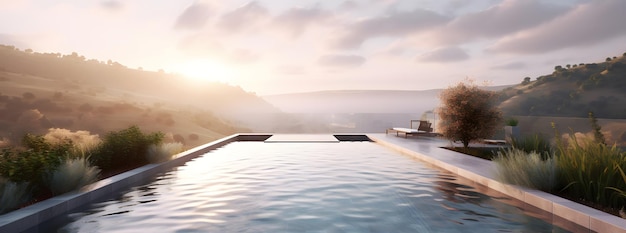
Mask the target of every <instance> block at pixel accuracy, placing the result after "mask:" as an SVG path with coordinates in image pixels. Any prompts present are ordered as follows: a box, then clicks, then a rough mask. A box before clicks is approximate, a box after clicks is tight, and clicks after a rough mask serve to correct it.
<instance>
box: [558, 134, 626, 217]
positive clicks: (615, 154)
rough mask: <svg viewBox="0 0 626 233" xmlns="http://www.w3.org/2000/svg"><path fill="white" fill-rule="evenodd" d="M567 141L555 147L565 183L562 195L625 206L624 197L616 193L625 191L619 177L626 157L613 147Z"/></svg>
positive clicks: (625, 185)
mask: <svg viewBox="0 0 626 233" xmlns="http://www.w3.org/2000/svg"><path fill="white" fill-rule="evenodd" d="M570 142H571V143H570V145H564V144H563V143H559V144H558V147H557V155H558V167H559V171H560V175H561V178H560V179H562V180H563V182H565V184H566V186H565V188H564V189H563V192H564V194H565V195H567V196H570V197H574V198H580V199H583V200H586V201H590V202H594V203H597V204H601V205H603V206H607V207H613V208H621V207H623V206H624V205H626V198H625V197H624V195H621V193H620V192H619V190H621V191H626V178H624V177H623V176H622V171H624V170H626V154H625V153H623V152H621V151H620V149H618V148H617V147H615V146H612V147H611V146H607V145H605V144H603V143H599V142H596V141H593V140H589V139H587V140H586V141H584V142H578V140H577V139H576V138H575V137H573V136H572V139H571V140H570ZM622 193H623V192H622Z"/></svg>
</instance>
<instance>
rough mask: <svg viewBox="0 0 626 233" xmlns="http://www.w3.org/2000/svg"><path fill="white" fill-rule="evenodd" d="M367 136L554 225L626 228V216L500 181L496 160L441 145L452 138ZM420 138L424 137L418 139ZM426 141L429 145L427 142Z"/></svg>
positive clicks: (603, 229)
mask: <svg viewBox="0 0 626 233" xmlns="http://www.w3.org/2000/svg"><path fill="white" fill-rule="evenodd" d="M367 136H368V137H369V138H370V139H372V141H374V142H376V143H379V144H381V145H383V146H386V147H388V148H391V149H394V150H397V151H399V152H401V153H403V154H406V155H409V156H412V157H414V158H416V159H419V160H421V161H424V162H426V163H429V164H432V165H434V166H437V167H440V168H442V169H445V170H447V171H449V172H452V173H454V174H456V175H459V176H461V177H464V178H467V179H469V180H472V181H474V182H475V183H477V184H480V185H483V186H486V187H489V188H490V189H493V190H496V191H498V192H501V193H503V194H505V195H508V196H511V197H513V198H515V199H518V200H520V201H522V202H524V203H526V204H528V205H531V206H534V207H537V208H539V209H541V210H543V211H546V212H548V213H550V214H552V219H553V224H555V225H558V223H559V222H563V221H569V222H571V223H575V224H578V225H580V226H582V227H585V228H587V229H589V232H626V219H622V218H619V217H616V216H614V215H612V214H608V213H605V212H602V211H599V210H596V209H593V208H591V207H588V206H585V205H582V204H578V203H576V202H573V201H570V200H567V199H565V198H561V197H558V196H555V195H552V194H549V193H546V192H543V191H539V190H534V189H527V188H524V187H520V186H515V185H508V184H503V183H500V182H499V181H497V180H496V179H495V172H494V170H495V165H494V164H493V162H491V161H488V160H484V159H480V158H476V157H472V156H467V155H464V154H462V153H458V152H454V151H450V150H447V149H444V148H441V147H442V146H446V144H448V145H449V144H450V143H449V142H447V143H445V142H434V141H433V140H432V139H414V138H408V139H405V138H399V137H395V136H394V135H392V136H389V135H385V134H367ZM419 140H425V141H423V142H422V143H419V142H418V141H419ZM429 140H430V142H429ZM416 141H417V142H416ZM426 144H428V145H430V146H424V145H426Z"/></svg>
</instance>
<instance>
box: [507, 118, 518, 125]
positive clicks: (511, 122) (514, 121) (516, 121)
mask: <svg viewBox="0 0 626 233" xmlns="http://www.w3.org/2000/svg"><path fill="white" fill-rule="evenodd" d="M518 123H519V121H518V120H517V119H515V118H513V117H511V118H509V119H506V122H505V123H504V124H505V125H508V126H517V124H518Z"/></svg>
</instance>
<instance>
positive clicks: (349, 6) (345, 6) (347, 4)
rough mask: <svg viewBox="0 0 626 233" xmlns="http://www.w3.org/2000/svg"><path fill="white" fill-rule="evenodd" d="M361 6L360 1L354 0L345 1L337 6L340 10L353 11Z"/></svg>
mask: <svg viewBox="0 0 626 233" xmlns="http://www.w3.org/2000/svg"><path fill="white" fill-rule="evenodd" d="M359 7H360V5H359V4H358V3H356V2H355V1H352V0H347V1H343V2H342V3H341V4H340V5H339V7H338V8H337V9H338V10H340V11H352V10H356V9H358V8H359Z"/></svg>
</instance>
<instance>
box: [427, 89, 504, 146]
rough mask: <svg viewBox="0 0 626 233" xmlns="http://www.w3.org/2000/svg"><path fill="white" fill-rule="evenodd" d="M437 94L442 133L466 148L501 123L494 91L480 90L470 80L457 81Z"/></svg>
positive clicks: (487, 134) (489, 133)
mask: <svg viewBox="0 0 626 233" xmlns="http://www.w3.org/2000/svg"><path fill="white" fill-rule="evenodd" d="M440 98H441V103H442V106H441V107H440V108H439V116H440V118H441V126H440V127H441V129H442V133H443V136H444V137H446V138H448V139H450V140H452V141H461V143H463V146H464V147H466V148H467V147H468V145H469V143H470V142H471V141H473V140H476V139H481V138H489V137H491V136H493V134H494V133H495V132H496V129H497V128H498V127H499V126H501V124H500V122H501V121H502V112H501V111H500V109H498V108H497V107H496V100H497V94H496V92H493V91H488V90H482V89H480V88H478V87H477V86H476V85H474V84H472V83H469V84H466V83H459V84H458V85H456V86H453V87H450V88H448V89H445V90H444V91H443V92H442V93H441V96H440Z"/></svg>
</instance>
